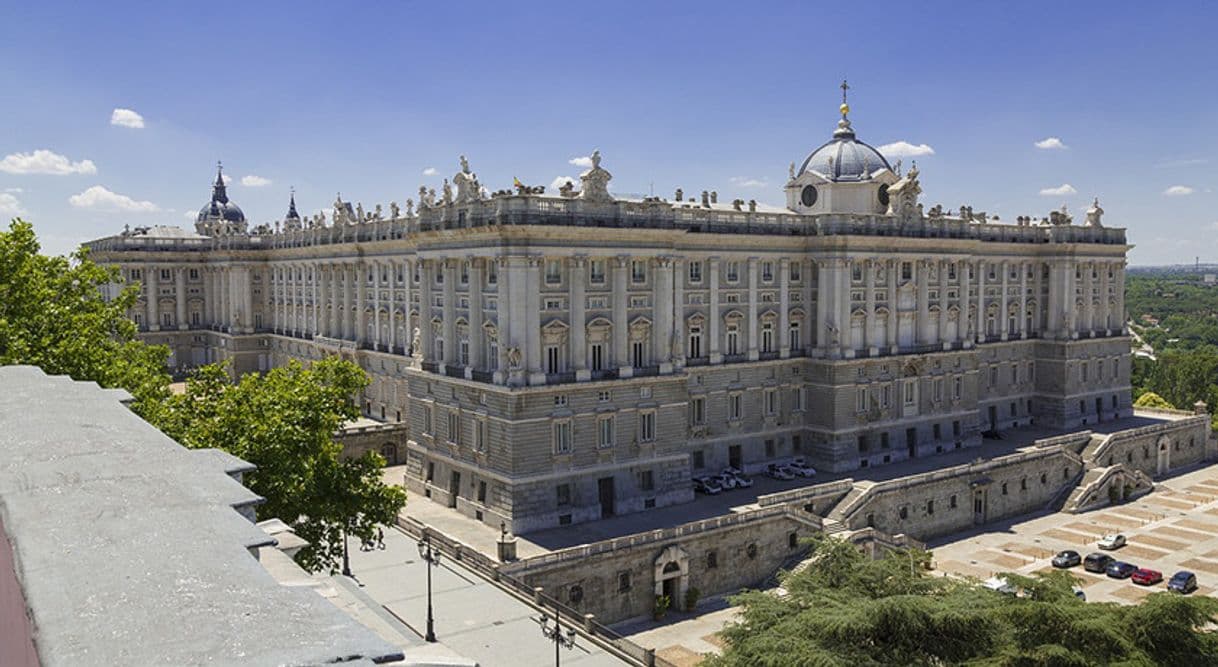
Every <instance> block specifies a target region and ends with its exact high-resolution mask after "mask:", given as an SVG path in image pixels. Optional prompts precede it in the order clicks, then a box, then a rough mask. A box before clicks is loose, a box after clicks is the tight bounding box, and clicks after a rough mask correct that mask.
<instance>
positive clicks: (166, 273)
mask: <svg viewBox="0 0 1218 667" xmlns="http://www.w3.org/2000/svg"><path fill="white" fill-rule="evenodd" d="M170 275H171V274H170V273H169V269H161V280H169V278H170Z"/></svg>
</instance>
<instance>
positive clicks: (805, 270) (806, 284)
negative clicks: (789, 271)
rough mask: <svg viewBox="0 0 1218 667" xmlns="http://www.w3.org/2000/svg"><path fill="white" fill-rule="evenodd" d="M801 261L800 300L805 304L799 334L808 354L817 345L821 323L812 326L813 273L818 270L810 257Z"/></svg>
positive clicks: (813, 313) (805, 352)
mask: <svg viewBox="0 0 1218 667" xmlns="http://www.w3.org/2000/svg"><path fill="white" fill-rule="evenodd" d="M801 262H802V264H803V266H802V267H801V271H800V274H801V275H802V276H803V296H802V298H801V301H800V302H801V303H802V304H803V310H804V321H803V326H801V327H800V328H799V335H800V336H801V337H802V338H803V349H804V354H807V353H808V351H810V350H812V349H813V348H814V347H816V331H817V329H818V328H819V326H820V325H819V323H818V324H817V326H815V327H814V326H812V317H813V316H814V315H815V312H813V310H812V296H813V292H812V274H813V273H814V272H815V271H816V264H815V263H814V262H812V260H810V259H809V260H801Z"/></svg>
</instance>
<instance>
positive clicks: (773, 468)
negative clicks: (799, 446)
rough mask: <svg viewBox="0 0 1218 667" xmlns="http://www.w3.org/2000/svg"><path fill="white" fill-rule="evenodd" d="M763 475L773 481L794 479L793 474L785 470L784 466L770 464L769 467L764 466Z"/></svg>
mask: <svg viewBox="0 0 1218 667" xmlns="http://www.w3.org/2000/svg"><path fill="white" fill-rule="evenodd" d="M765 474H766V475H768V476H769V477H771V478H773V479H778V480H783V481H786V480H791V479H795V473H793V472H791V471H790V470H787V469H786V467H785V466H780V465H778V464H777V463H771V464H770V465H768V466H766V468H765Z"/></svg>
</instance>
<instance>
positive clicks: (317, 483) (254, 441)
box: [154, 357, 406, 572]
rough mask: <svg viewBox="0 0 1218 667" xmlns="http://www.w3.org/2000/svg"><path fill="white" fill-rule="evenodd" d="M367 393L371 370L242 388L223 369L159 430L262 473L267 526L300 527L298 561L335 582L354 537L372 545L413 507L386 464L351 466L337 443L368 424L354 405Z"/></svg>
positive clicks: (173, 402) (366, 461) (294, 372)
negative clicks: (356, 422) (302, 543)
mask: <svg viewBox="0 0 1218 667" xmlns="http://www.w3.org/2000/svg"><path fill="white" fill-rule="evenodd" d="M367 383H368V376H367V375H366V374H365V373H364V371H363V369H361V368H360V367H359V366H357V365H355V364H353V363H351V362H349V361H344V360H341V359H338V358H337V357H331V358H328V359H323V360H321V361H318V362H316V363H314V364H313V365H312V367H310V368H305V367H304V366H302V365H301V364H300V363H299V362H296V361H292V362H290V363H289V364H288V365H287V366H284V367H281V368H276V369H273V370H271V371H268V372H266V373H263V374H258V373H249V374H246V375H244V376H242V378H241V380H240V381H239V382H237V383H236V384H233V383H232V382H230V380H229V377H228V374H227V373H226V372H225V369H224V368H223V367H222V366H218V365H214V364H213V365H210V366H204V367H202V368H200V369H199V370H198V371H197V372H195V374H193V375H192V376H191V377H190V378H189V379H188V380H187V383H186V391H185V392H184V393H182V394H180V395H177V396H173V397H171V398H169V399H168V400H167V401H166V402H165V405H164V407H163V408H162V409H161V410H160V411H158V413H157V415H156V418H155V420H154V424H155V425H156V426H158V427H159V428H160V429H161V430H163V431H164V432H165V433H167V434H168V435H170V436H171V437H173V438H175V439H176V440H177V441H178V442H181V443H182V444H183V445H185V446H187V447H197V448H204V447H214V448H217V449H223V450H225V451H227V452H229V453H231V454H233V455H234V456H238V457H240V458H242V459H244V460H246V461H249V462H250V463H252V464H254V465H255V466H257V467H258V469H257V470H255V471H253V472H252V473H249V474H248V475H247V476H246V478H245V482H246V485H247V486H249V488H250V489H251V490H252V491H254V492H255V493H257V494H258V495H261V496H263V497H264V498H266V502H265V503H264V504H263V505H261V506H259V507H258V511H257V513H258V517H259V519H265V518H270V517H278V518H280V519H282V520H283V521H285V522H287V523H289V524H291V525H292V526H293V528H294V529H295V530H296V533H297V534H298V535H300V536H301V537H302V538H304V539H306V540H308V541H309V542H310V546H309V547H307V548H305V549H303V550H301V551H300V552H299V554H298V555H297V561H298V562H299V563H300V564H301V565H302V566H303V567H305V568H306V569H309V570H311V571H317V570H321V569H329V570H330V571H331V572H334V571H337V569H338V564H339V563H340V562H341V559H342V554H343V545H344V531H345V532H346V533H348V534H350V536H351V537H352V538H353V539H358V540H361V541H367V542H371V541H373V540H374V539H376V536H377V531H378V530H379V528H378V527H379V526H382V525H386V524H392V523H393V522H394V521H395V519H396V518H397V515H398V512H399V511H400V510H401V509H402V507H403V506H404V505H405V504H406V492H405V491H404V490H402V489H401V488H400V487H396V486H389V485H386V484H385V483H384V482H383V481H382V479H381V469H382V468H383V467H384V465H385V460H384V459H383V458H381V456H380V455H379V454H377V453H375V452H368V453H367V454H365V455H364V456H362V457H360V458H357V459H343V458H342V457H341V453H342V446H341V445H339V444H338V443H336V442H334V433H335V432H336V431H337V430H338V429H339V427H340V426H342V424H343V423H344V422H345V421H348V420H351V419H355V418H357V417H358V416H359V409H358V407H356V404H355V401H354V400H353V397H354V396H356V395H357V394H358V393H359V392H361V391H362V390H363V389H364V387H365V386H366V385H367Z"/></svg>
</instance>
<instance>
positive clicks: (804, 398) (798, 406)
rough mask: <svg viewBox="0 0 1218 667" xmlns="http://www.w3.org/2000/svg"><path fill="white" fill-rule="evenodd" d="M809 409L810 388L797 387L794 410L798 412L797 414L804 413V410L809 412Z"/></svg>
mask: <svg viewBox="0 0 1218 667" xmlns="http://www.w3.org/2000/svg"><path fill="white" fill-rule="evenodd" d="M807 409H808V388H807V387H796V388H795V406H794V410H796V411H797V412H803V411H804V410H807Z"/></svg>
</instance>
